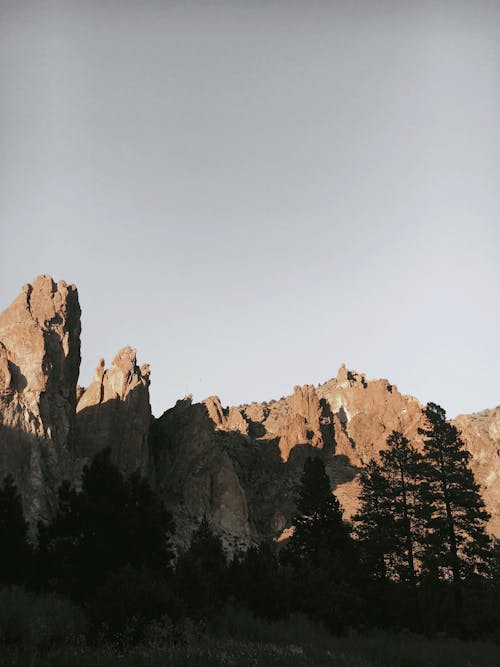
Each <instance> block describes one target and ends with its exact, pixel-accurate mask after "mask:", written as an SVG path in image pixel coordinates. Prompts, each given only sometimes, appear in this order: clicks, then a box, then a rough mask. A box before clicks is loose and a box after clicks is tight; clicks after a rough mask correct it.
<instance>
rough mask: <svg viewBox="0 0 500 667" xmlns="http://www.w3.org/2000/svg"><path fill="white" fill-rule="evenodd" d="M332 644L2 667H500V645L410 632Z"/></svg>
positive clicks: (226, 645)
mask: <svg viewBox="0 0 500 667" xmlns="http://www.w3.org/2000/svg"><path fill="white" fill-rule="evenodd" d="M328 644H329V645H328V646H325V645H324V643H323V642H320V645H319V646H301V645H299V644H273V643H259V642H252V641H241V640H235V639H216V638H214V639H213V640H208V639H203V640H198V641H197V642H196V643H193V644H190V645H175V644H174V645H171V646H163V647H157V648H155V647H141V648H135V649H132V650H130V651H127V652H124V651H120V650H118V649H116V648H113V647H107V648H102V649H99V650H97V651H91V650H88V649H84V648H83V647H80V648H78V647H75V648H73V649H69V648H66V649H60V650H54V651H51V652H49V653H46V654H44V655H39V654H37V653H34V652H31V651H26V652H25V653H21V654H17V655H16V654H14V653H12V654H10V655H9V654H4V656H3V657H2V659H1V662H0V664H1V665H2V667H4V666H5V667H67V666H68V665H71V666H72V667H115V666H118V665H120V666H122V667H167V666H169V667H170V666H172V667H177V666H179V667H181V666H182V667H184V666H185V667H195V666H196V667H211V666H214V667H215V666H219V665H249V666H250V665H263V666H264V665H265V666H269V667H275V666H276V667H280V666H283V667H289V666H290V667H295V666H297V667H299V666H300V667H302V666H311V667H314V666H319V665H332V666H333V667H417V666H418V667H420V666H421V665H425V666H426V667H450V666H453V667H495V666H496V665H500V648H499V647H497V646H495V645H493V644H486V643H480V642H470V643H466V642H461V641H459V640H454V639H442V640H428V639H424V638H420V637H417V636H414V635H410V634H408V635H407V634H399V635H389V634H383V633H380V634H372V635H370V636H356V635H353V636H351V637H346V638H330V640H329V642H328Z"/></svg>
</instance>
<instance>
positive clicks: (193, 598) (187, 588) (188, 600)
mask: <svg viewBox="0 0 500 667" xmlns="http://www.w3.org/2000/svg"><path fill="white" fill-rule="evenodd" d="M226 575H227V561H226V555H225V553H224V547H223V544H222V540H221V538H220V537H219V536H218V535H216V534H215V533H214V531H213V530H212V528H211V527H210V524H209V523H208V520H207V518H206V517H204V518H203V519H202V521H201V522H200V525H199V526H198V527H197V528H196V529H195V530H194V531H193V533H192V535H191V543H190V545H189V547H188V549H187V550H186V551H184V553H181V555H180V556H179V558H178V560H177V567H176V573H175V578H176V585H177V591H178V594H179V597H181V598H182V599H183V600H184V603H185V606H186V611H187V614H188V616H190V617H191V618H196V619H206V618H209V617H210V616H212V615H213V614H214V613H215V612H217V611H220V609H221V608H222V606H223V605H224V602H225V600H226V597H227V585H226V583H227V582H226Z"/></svg>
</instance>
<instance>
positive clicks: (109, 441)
mask: <svg viewBox="0 0 500 667" xmlns="http://www.w3.org/2000/svg"><path fill="white" fill-rule="evenodd" d="M104 366H105V363H104V359H101V361H100V362H99V365H98V366H97V368H96V371H95V374H94V379H93V380H92V383H91V384H90V385H89V387H88V388H87V389H83V388H81V387H79V388H78V391H77V396H78V403H77V407H76V412H77V414H76V436H75V439H76V444H77V455H78V457H79V458H80V464H81V465H83V464H85V463H87V462H88V461H89V460H90V459H91V458H92V457H93V456H94V455H95V454H96V453H97V452H98V451H100V450H102V449H104V448H105V447H111V451H112V459H113V461H114V462H115V463H116V464H117V465H118V466H119V467H120V469H121V470H122V471H123V472H124V473H125V474H128V473H131V472H134V471H135V470H140V471H141V473H142V474H143V475H144V476H146V475H147V474H148V433H149V427H150V422H151V407H150V403H149V366H148V364H144V365H142V366H141V367H140V368H139V366H138V365H137V359H136V354H135V350H133V349H132V348H131V347H124V348H123V349H122V350H120V351H119V352H118V354H117V355H116V357H115V358H114V359H113V362H112V364H111V366H110V367H109V368H108V369H105V367H104Z"/></svg>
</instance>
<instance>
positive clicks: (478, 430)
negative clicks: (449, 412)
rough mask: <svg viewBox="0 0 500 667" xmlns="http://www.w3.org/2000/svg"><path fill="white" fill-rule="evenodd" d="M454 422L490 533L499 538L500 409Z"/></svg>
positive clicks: (464, 416) (477, 413)
mask: <svg viewBox="0 0 500 667" xmlns="http://www.w3.org/2000/svg"><path fill="white" fill-rule="evenodd" d="M454 423H455V425H456V426H457V427H458V429H459V430H460V431H461V432H462V438H463V440H464V442H465V445H466V447H467V449H468V450H469V451H470V452H471V454H472V459H471V467H472V470H473V471H474V475H475V477H476V481H477V482H478V483H479V484H480V485H481V495H482V496H483V499H484V502H485V504H486V508H487V509H488V511H489V512H490V513H491V515H492V517H491V522H490V530H491V532H492V533H493V534H494V535H496V536H497V537H500V406H498V407H496V408H493V409H492V410H483V411H482V412H476V413H474V414H471V415H459V416H458V417H457V418H456V419H455V422H454Z"/></svg>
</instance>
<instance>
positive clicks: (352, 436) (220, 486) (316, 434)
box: [154, 366, 422, 546]
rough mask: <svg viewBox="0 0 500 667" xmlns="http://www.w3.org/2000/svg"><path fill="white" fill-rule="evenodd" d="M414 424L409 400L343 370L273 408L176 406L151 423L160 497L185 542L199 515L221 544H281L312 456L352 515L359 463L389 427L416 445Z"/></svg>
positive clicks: (416, 414)
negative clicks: (274, 541) (318, 460)
mask: <svg viewBox="0 0 500 667" xmlns="http://www.w3.org/2000/svg"><path fill="white" fill-rule="evenodd" d="M421 423H422V413H421V405H420V404H419V403H418V401H417V400H416V399H414V398H413V397H410V396H403V395H401V394H400V393H399V392H398V391H397V388H396V387H394V386H392V385H390V384H389V382H387V380H377V381H373V382H367V381H366V379H365V377H364V376H362V375H358V374H357V373H354V372H352V371H347V369H346V368H345V366H342V367H341V368H340V369H339V373H338V375H337V377H336V378H334V379H332V380H330V381H329V382H326V383H325V384H323V385H321V386H319V387H317V388H315V387H313V386H312V385H305V386H303V387H295V388H294V392H293V394H292V395H291V396H288V397H285V398H282V399H280V400H279V401H270V402H266V403H262V404H258V403H252V404H250V405H243V406H239V407H229V408H226V409H224V408H223V407H222V405H221V403H220V400H219V398H218V397H216V396H212V397H210V398H208V399H206V400H205V401H204V402H203V403H202V404H197V405H192V404H191V401H190V400H184V401H180V402H178V403H177V405H176V407H175V408H173V409H172V410H169V411H167V412H166V413H165V414H164V415H163V417H161V418H160V419H159V420H158V421H157V422H156V424H155V463H154V470H155V474H156V482H157V490H158V491H159V492H160V493H161V494H162V496H163V497H164V499H165V501H166V502H167V504H168V505H169V506H170V508H171V510H172V511H173V513H174V515H175V516H176V519H177V524H178V526H179V527H180V530H181V533H182V538H183V540H185V539H186V536H187V535H188V534H189V530H190V528H191V527H192V525H193V522H194V521H195V519H196V517H200V516H203V515H206V516H208V517H209V518H210V519H211V521H212V523H213V524H214V525H215V526H216V527H218V528H219V530H220V532H221V533H222V534H223V535H224V537H225V539H226V543H227V544H228V545H233V546H234V545H238V546H244V545H245V544H248V543H249V541H258V540H259V539H262V538H263V537H266V538H270V537H274V538H279V535H280V534H281V533H282V531H283V530H285V529H286V527H287V525H288V524H289V522H290V520H291V516H292V513H293V510H294V504H293V500H294V497H295V488H296V485H297V482H298V478H299V475H300V473H301V471H302V467H303V463H304V460H305V458H306V457H307V456H308V455H309V454H311V453H312V452H316V453H318V454H319V455H321V456H322V457H323V459H324V461H325V464H326V467H327V470H328V472H329V474H330V478H331V481H332V484H333V487H334V489H335V493H336V494H337V496H338V497H339V499H340V501H341V503H342V505H343V506H344V509H345V512H346V516H347V517H350V516H351V515H352V514H353V513H354V511H355V510H356V508H357V496H358V481H357V480H358V476H359V472H360V471H361V469H362V467H363V465H364V464H365V463H366V462H367V461H368V460H369V459H370V458H372V457H374V456H375V457H376V456H377V455H378V452H379V451H380V450H381V449H383V448H385V446H386V440H387V437H388V435H389V434H390V433H391V432H392V430H394V429H398V430H401V431H403V432H404V433H405V434H406V435H407V436H408V437H410V438H412V439H415V437H416V436H417V429H418V426H419V425H420V424H421ZM179 508H182V511H181V510H180V509H179Z"/></svg>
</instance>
